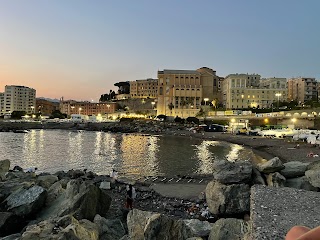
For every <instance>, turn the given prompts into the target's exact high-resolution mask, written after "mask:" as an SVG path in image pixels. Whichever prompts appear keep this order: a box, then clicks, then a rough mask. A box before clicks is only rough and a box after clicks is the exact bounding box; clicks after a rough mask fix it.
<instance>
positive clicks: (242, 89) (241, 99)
mask: <svg viewBox="0 0 320 240" xmlns="http://www.w3.org/2000/svg"><path fill="white" fill-rule="evenodd" d="M287 98H288V90H287V84H286V79H285V78H267V79H260V75H258V74H230V75H228V76H227V77H226V78H225V80H224V82H223V104H224V106H225V107H226V108H227V109H241V108H270V107H271V106H272V104H273V103H274V102H278V103H279V101H286V100H287ZM274 107H275V106H274Z"/></svg>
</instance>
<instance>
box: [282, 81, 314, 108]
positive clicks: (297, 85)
mask: <svg viewBox="0 0 320 240" xmlns="http://www.w3.org/2000/svg"><path fill="white" fill-rule="evenodd" d="M317 85H318V84H317V81H316V79H315V78H303V77H299V78H290V79H289V80H288V100H289V101H293V100H295V101H297V102H298V103H299V104H303V103H304V102H306V101H311V100H317V99H318V90H317Z"/></svg>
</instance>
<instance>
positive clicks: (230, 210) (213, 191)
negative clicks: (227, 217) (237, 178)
mask: <svg viewBox="0 0 320 240" xmlns="http://www.w3.org/2000/svg"><path fill="white" fill-rule="evenodd" d="M206 200H207V203H208V207H209V210H210V212H211V213H213V214H218V215H224V214H239V213H245V212H249V204H250V187H249V185H247V184H231V185H224V184H222V183H219V182H217V181H215V180H214V181H211V182H209V183H208V185H207V187H206Z"/></svg>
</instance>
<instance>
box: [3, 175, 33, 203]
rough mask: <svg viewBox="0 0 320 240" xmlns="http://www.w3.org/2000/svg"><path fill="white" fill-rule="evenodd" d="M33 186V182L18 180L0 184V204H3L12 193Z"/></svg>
mask: <svg viewBox="0 0 320 240" xmlns="http://www.w3.org/2000/svg"><path fill="white" fill-rule="evenodd" d="M9 173H10V172H9ZM33 184H34V182H27V181H21V180H20V179H13V180H7V181H5V182H0V203H1V202H3V201H4V200H5V199H6V198H7V197H8V196H9V195H10V194H11V193H12V192H14V191H16V190H18V189H20V188H23V187H24V188H30V187H31V186H33Z"/></svg>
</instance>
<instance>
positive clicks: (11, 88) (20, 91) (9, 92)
mask: <svg viewBox="0 0 320 240" xmlns="http://www.w3.org/2000/svg"><path fill="white" fill-rule="evenodd" d="M35 107H36V90H35V89H33V88H29V87H25V86H17V85H7V86H5V91H4V93H2V94H0V114H1V115H4V114H10V113H12V112H13V111H24V112H26V113H28V114H31V113H34V112H35Z"/></svg>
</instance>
